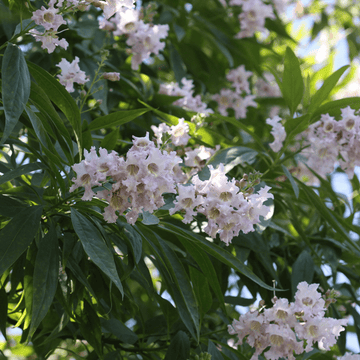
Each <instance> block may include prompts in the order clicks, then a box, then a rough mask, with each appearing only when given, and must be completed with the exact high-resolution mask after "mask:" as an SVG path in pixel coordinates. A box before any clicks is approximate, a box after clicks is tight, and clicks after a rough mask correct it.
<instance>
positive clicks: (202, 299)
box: [189, 266, 212, 319]
mask: <svg viewBox="0 0 360 360" xmlns="http://www.w3.org/2000/svg"><path fill="white" fill-rule="evenodd" d="M189 270H190V279H191V283H192V287H193V289H194V292H195V295H196V299H197V302H198V304H199V310H200V317H201V319H202V318H203V317H204V315H205V314H206V313H207V312H208V311H209V310H210V309H211V305H212V295H211V292H210V289H209V285H208V282H207V281H206V277H205V276H204V275H203V274H202V273H201V272H200V271H198V270H196V269H195V268H193V267H192V266H191V267H190V268H189Z"/></svg>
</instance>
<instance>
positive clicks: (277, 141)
mask: <svg viewBox="0 0 360 360" xmlns="http://www.w3.org/2000/svg"><path fill="white" fill-rule="evenodd" d="M266 123H267V124H269V125H271V126H272V130H271V134H272V136H274V141H273V142H272V143H271V144H269V146H270V147H271V149H272V151H274V152H279V151H280V150H281V148H282V146H283V142H284V141H285V139H286V132H285V128H284V126H282V125H281V118H280V117H279V116H274V117H273V118H272V119H270V118H269V119H266Z"/></svg>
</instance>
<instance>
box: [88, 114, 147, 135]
mask: <svg viewBox="0 0 360 360" xmlns="http://www.w3.org/2000/svg"><path fill="white" fill-rule="evenodd" d="M148 111H149V109H136V110H126V111H117V112H115V113H113V114H110V115H106V116H101V117H99V118H97V119H95V120H94V121H92V122H91V123H90V124H89V127H88V128H89V130H99V129H106V128H109V127H112V126H120V125H123V124H126V123H127V122H130V121H132V120H134V119H136V118H138V117H139V116H141V115H143V114H145V113H147V112H148Z"/></svg>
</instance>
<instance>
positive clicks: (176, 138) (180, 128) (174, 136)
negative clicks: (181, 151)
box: [170, 118, 190, 146]
mask: <svg viewBox="0 0 360 360" xmlns="http://www.w3.org/2000/svg"><path fill="white" fill-rule="evenodd" d="M170 135H171V141H172V143H173V144H174V145H175V146H181V145H183V146H185V145H187V143H188V141H189V139H190V135H189V125H188V124H187V123H186V122H185V119H184V118H181V119H179V123H178V124H177V125H173V126H171V128H170Z"/></svg>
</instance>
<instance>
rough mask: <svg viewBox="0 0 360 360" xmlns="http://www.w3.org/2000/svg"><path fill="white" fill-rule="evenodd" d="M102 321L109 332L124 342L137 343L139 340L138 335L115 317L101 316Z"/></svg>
mask: <svg viewBox="0 0 360 360" xmlns="http://www.w3.org/2000/svg"><path fill="white" fill-rule="evenodd" d="M100 323H101V326H102V327H103V328H104V329H105V330H106V331H107V332H109V333H110V334H113V335H115V336H116V337H117V338H118V339H120V340H121V341H122V342H124V343H128V344H135V343H136V342H137V341H138V336H137V335H136V334H135V333H134V332H133V331H132V330H130V329H129V328H128V327H127V326H125V325H124V324H123V323H122V322H121V321H119V320H117V319H115V318H111V319H109V320H105V319H103V318H101V319H100Z"/></svg>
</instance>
